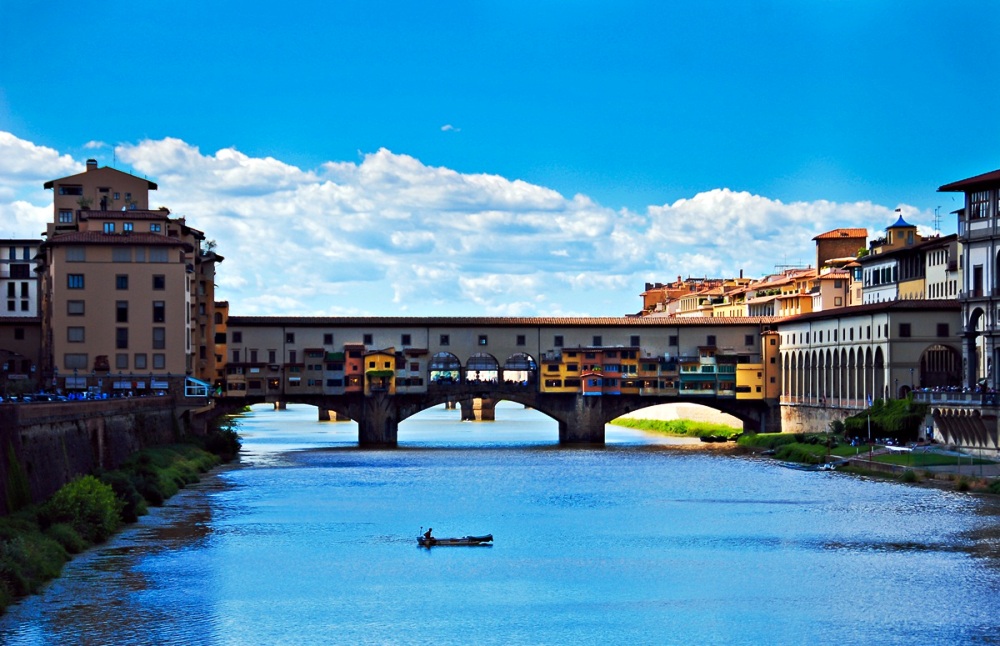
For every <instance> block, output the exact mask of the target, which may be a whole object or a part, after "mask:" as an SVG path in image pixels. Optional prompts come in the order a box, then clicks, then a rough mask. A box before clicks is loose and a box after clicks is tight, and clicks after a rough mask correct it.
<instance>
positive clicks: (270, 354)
mask: <svg viewBox="0 0 1000 646" xmlns="http://www.w3.org/2000/svg"><path fill="white" fill-rule="evenodd" d="M237 334H238V333H237ZM277 356H278V355H277V352H276V351H275V350H268V351H267V362H268V363H274V362H275V361H277V360H278V359H277Z"/></svg>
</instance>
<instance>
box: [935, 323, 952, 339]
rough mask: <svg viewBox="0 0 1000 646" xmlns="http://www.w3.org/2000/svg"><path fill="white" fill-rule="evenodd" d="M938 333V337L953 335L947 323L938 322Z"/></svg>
mask: <svg viewBox="0 0 1000 646" xmlns="http://www.w3.org/2000/svg"><path fill="white" fill-rule="evenodd" d="M937 335H938V337H948V336H951V333H950V330H949V329H948V324H947V323H938V324H937Z"/></svg>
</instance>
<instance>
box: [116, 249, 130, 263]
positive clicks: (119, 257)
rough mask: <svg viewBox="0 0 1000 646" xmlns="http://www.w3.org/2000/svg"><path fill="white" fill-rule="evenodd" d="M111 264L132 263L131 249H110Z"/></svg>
mask: <svg viewBox="0 0 1000 646" xmlns="http://www.w3.org/2000/svg"><path fill="white" fill-rule="evenodd" d="M111 262H132V248H131V247H113V248H112V249H111Z"/></svg>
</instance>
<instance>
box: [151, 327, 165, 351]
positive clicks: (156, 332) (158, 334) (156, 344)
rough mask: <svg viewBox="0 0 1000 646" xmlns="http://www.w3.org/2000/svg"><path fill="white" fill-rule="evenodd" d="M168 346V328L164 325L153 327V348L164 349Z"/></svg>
mask: <svg viewBox="0 0 1000 646" xmlns="http://www.w3.org/2000/svg"><path fill="white" fill-rule="evenodd" d="M166 347H167V329H166V328H162V327H154V328H153V349H154V350H163V349H164V348H166Z"/></svg>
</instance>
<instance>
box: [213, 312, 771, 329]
mask: <svg viewBox="0 0 1000 646" xmlns="http://www.w3.org/2000/svg"><path fill="white" fill-rule="evenodd" d="M777 320H778V318H777V317H773V316H753V317H732V316H722V317H692V318H676V317H671V316H666V315H659V314H651V315H649V316H596V317H566V318H557V317H517V316H510V317H504V316H497V317H493V316H483V317H474V316H468V317H466V316H455V317H444V316H442V317H420V316H329V317H328V316H230V317H229V320H228V322H227V323H228V325H229V326H230V327H272V326H286V327H291V326H296V327H323V326H355V327H366V326H367V327H404V326H412V327H431V326H433V327H519V326H520V327H524V326H532V327H591V326H602V327H658V326H659V327H663V326H669V327H684V326H692V327H694V326H704V325H767V324H770V323H774V322H775V321H777Z"/></svg>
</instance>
